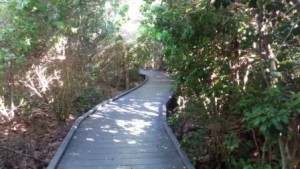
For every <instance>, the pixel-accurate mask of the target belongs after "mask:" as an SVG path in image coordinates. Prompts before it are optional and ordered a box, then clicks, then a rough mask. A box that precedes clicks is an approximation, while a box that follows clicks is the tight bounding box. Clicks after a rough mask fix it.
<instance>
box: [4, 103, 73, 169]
mask: <svg viewBox="0 0 300 169" xmlns="http://www.w3.org/2000/svg"><path fill="white" fill-rule="evenodd" d="M33 111H34V112H33V113H32V115H31V116H30V117H29V118H28V119H27V118H26V120H24V118H22V117H17V118H15V119H14V120H12V121H11V122H4V120H3V119H0V120H1V121H0V169H40V168H46V167H47V166H48V163H49V162H50V160H51V158H52V157H53V155H54V154H55V152H56V150H57V149H58V147H59V145H60V143H61V142H62V140H63V138H64V137H65V135H66V134H67V132H68V130H69V128H70V126H71V125H72V123H73V122H74V120H75V119H76V117H74V116H71V115H70V116H69V117H68V118H67V119H66V121H65V122H61V123H58V122H57V120H56V118H55V116H54V114H53V113H46V112H45V110H42V109H35V110H33Z"/></svg>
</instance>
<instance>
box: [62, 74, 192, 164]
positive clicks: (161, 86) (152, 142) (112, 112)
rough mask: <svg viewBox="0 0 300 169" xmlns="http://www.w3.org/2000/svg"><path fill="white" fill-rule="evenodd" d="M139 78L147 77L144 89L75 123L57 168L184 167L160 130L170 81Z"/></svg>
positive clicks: (161, 76)
mask: <svg viewBox="0 0 300 169" xmlns="http://www.w3.org/2000/svg"><path fill="white" fill-rule="evenodd" d="M143 73H145V74H146V75H147V76H148V77H149V80H148V81H147V82H146V83H145V85H143V86H142V87H140V88H138V89H137V90H135V91H133V92H131V93H129V94H127V95H125V96H123V97H121V98H119V99H117V100H114V101H112V102H110V103H108V104H106V105H105V106H103V107H101V108H98V110H97V111H96V112H95V113H93V114H91V115H90V116H89V117H88V118H86V119H85V120H84V121H83V122H82V123H81V124H80V126H79V127H78V129H77V130H76V132H75V134H74V136H73V137H72V139H71V142H70V143H69V145H68V147H67V149H66V151H65V153H64V155H63V156H62V158H61V159H60V161H59V164H58V165H57V168H58V169H79V168H80V169H102V168H103V169H163V168H165V169H173V168H174V169H175V168H178V169H182V168H187V167H186V163H184V161H185V160H183V158H182V156H180V155H181V154H180V152H179V151H177V150H176V146H175V145H174V143H173V142H172V139H171V138H172V137H170V136H169V135H168V132H167V131H168V130H166V129H165V128H164V125H163V124H165V123H164V122H165V114H164V111H163V109H164V106H165V104H166V101H167V100H168V98H169V97H170V92H169V90H170V79H169V77H168V75H166V74H164V73H162V72H158V71H144V72H143ZM178 152H179V153H178ZM188 168H190V167H188Z"/></svg>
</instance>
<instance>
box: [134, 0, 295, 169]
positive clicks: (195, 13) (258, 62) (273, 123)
mask: <svg viewBox="0 0 300 169" xmlns="http://www.w3.org/2000/svg"><path fill="white" fill-rule="evenodd" d="M142 10H143V13H144V16H145V19H144V21H143V25H142V28H141V33H142V35H141V37H140V42H141V44H140V46H139V48H138V49H139V51H140V52H144V53H145V54H146V55H147V56H148V57H149V58H151V59H154V60H155V59H157V58H159V59H160V60H163V61H164V62H163V64H164V66H165V67H166V68H167V69H168V70H169V71H170V72H172V74H173V77H174V80H175V86H174V92H175V94H176V97H177V99H178V104H179V106H178V107H177V108H176V109H175V110H174V111H173V112H171V115H170V117H169V123H170V125H172V126H173V129H174V131H175V133H176V134H177V136H178V138H179V139H180V140H181V143H182V146H183V147H184V148H185V149H186V151H187V152H188V154H189V156H190V157H191V159H192V161H193V163H194V164H195V165H196V167H197V168H245V169H251V168H253V169H254V168H255V169H256V168H264V169H266V168H283V169H288V168H299V167H300V93H299V90H300V86H299V84H300V83H299V82H300V76H299V71H300V70H299V59H300V58H299V57H300V55H299V54H300V36H299V33H300V28H299V22H300V19H299V18H300V17H299V16H300V4H299V1H297V0H289V1H276V0H275V1H269V0H242V1H229V0H215V1H210V0H201V1H200V0H187V1H183V0H176V1H174V0H162V1H155V2H153V1H150V0H149V1H147V3H146V5H144V7H143V9H142Z"/></svg>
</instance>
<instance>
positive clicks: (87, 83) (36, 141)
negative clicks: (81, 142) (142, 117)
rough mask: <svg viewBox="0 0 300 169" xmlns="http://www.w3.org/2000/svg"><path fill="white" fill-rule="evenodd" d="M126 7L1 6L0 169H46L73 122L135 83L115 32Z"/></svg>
mask: <svg viewBox="0 0 300 169" xmlns="http://www.w3.org/2000/svg"><path fill="white" fill-rule="evenodd" d="M127 9H128V7H127V6H126V5H125V6H124V5H122V3H121V1H119V0H90V1H82V0H22V1H19V0H9V1H0V152H1V153H0V168H41V167H42V166H46V165H47V163H48V162H49V160H50V159H51V158H52V155H53V153H54V152H55V149H56V148H57V147H58V145H59V141H60V140H61V138H63V137H64V132H65V131H67V130H68V127H67V125H68V124H70V123H72V120H74V118H75V117H77V116H78V115H80V114H82V113H83V112H85V111H87V110H88V109H90V108H92V106H93V105H95V104H98V103H100V102H101V101H102V100H103V99H105V98H107V97H111V96H112V95H115V94H117V92H120V91H122V90H124V89H127V88H129V87H131V86H132V85H133V82H136V81H138V80H139V79H138V78H139V76H138V73H137V70H138V68H137V67H136V66H135V65H134V62H133V61H132V60H133V59H132V51H131V50H130V44H128V43H127V42H125V41H124V40H123V39H122V37H121V36H120V35H119V33H118V29H119V27H120V25H121V23H122V22H123V21H124V19H125V16H126V15H125V14H126V11H127ZM45 147H47V148H45ZM16 161H18V162H16Z"/></svg>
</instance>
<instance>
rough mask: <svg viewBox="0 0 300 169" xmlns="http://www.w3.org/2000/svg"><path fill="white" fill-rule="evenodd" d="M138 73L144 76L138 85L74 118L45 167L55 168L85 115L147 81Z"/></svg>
mask: <svg viewBox="0 0 300 169" xmlns="http://www.w3.org/2000/svg"><path fill="white" fill-rule="evenodd" d="M140 75H141V76H142V77H143V78H144V81H143V82H142V83H140V84H139V85H137V86H136V87H133V88H131V89H129V90H127V91H125V92H124V93H121V94H119V95H117V96H115V97H113V98H111V99H109V100H105V101H103V102H101V103H100V104H98V105H96V106H95V107H94V108H92V109H91V110H89V111H88V112H86V113H84V114H83V115H82V116H80V117H78V118H77V119H76V121H75V122H74V123H73V124H72V127H71V128H70V130H69V131H68V134H67V135H66V137H65V138H64V140H63V141H62V143H61V144H60V146H59V148H58V149H57V151H56V152H55V155H54V157H53V158H52V160H51V161H50V163H49V165H48V167H47V169H56V167H57V165H58V163H59V162H60V160H61V158H62V156H63V155H64V153H65V151H66V149H67V147H68V145H69V143H70V142H71V140H72V137H73V136H74V134H75V132H76V130H77V128H78V126H79V125H80V124H81V122H82V121H83V120H84V119H86V118H87V117H89V116H90V115H91V114H93V113H95V112H96V111H97V109H98V108H100V107H103V106H104V105H105V104H107V103H109V102H112V101H115V100H117V99H119V98H121V97H123V96H125V95H127V94H129V93H131V92H133V91H134V90H136V89H138V88H140V87H141V86H143V85H144V84H145V83H146V82H147V81H148V77H147V76H146V75H145V74H142V73H141V71H140Z"/></svg>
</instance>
